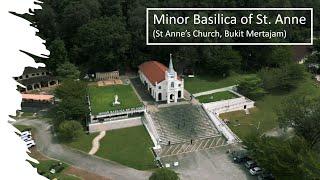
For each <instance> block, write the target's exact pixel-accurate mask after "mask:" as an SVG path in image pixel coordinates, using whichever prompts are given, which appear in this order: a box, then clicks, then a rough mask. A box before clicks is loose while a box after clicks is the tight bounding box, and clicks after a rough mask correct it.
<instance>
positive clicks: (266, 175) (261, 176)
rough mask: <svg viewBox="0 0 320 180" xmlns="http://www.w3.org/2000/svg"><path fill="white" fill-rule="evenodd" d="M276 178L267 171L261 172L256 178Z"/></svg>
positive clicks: (265, 179)
mask: <svg viewBox="0 0 320 180" xmlns="http://www.w3.org/2000/svg"><path fill="white" fill-rule="evenodd" d="M275 179H276V178H275V177H274V176H273V175H272V174H271V173H269V172H263V173H261V174H260V175H259V176H258V180H275Z"/></svg>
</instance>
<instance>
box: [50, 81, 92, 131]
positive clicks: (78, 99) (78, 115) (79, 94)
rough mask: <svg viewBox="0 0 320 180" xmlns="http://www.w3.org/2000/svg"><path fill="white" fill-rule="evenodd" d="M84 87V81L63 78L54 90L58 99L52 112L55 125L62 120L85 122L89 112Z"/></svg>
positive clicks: (85, 86)
mask: <svg viewBox="0 0 320 180" xmlns="http://www.w3.org/2000/svg"><path fill="white" fill-rule="evenodd" d="M86 88H87V85H86V83H84V82H82V81H74V80H65V81H63V82H62V84H61V85H60V86H59V87H58V88H57V89H56V90H55V96H56V97H57V98H59V99H60V101H59V102H58V103H57V105H56V106H55V107H54V109H53V112H52V115H53V118H54V119H55V120H54V125H55V127H57V126H59V123H61V122H62V121H63V120H76V121H79V122H80V123H81V124H83V125H85V124H86V122H85V120H86V117H87V115H88V113H89V109H88V105H87V98H86V95H87V94H86ZM61 118H63V120H61Z"/></svg>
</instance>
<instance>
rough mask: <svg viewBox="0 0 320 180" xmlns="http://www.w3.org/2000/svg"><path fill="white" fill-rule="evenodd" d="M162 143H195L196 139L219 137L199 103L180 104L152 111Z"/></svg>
mask: <svg viewBox="0 0 320 180" xmlns="http://www.w3.org/2000/svg"><path fill="white" fill-rule="evenodd" d="M151 116H152V119H153V121H154V124H155V126H156V129H157V131H158V134H159V135H160V139H161V142H160V143H161V144H163V145H173V144H180V143H191V144H192V143H193V142H194V143H195V142H196V140H200V139H209V138H213V137H219V136H221V134H220V133H219V132H218V130H217V129H216V128H215V126H214V125H213V123H212V122H211V120H210V119H209V117H208V116H207V114H206V113H205V112H204V110H203V109H202V108H201V106H198V105H191V104H180V105H175V106H170V107H163V108H158V111H157V112H151Z"/></svg>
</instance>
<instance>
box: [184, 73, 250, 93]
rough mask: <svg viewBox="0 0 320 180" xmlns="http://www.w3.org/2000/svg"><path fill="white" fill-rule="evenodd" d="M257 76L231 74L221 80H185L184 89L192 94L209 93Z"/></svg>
mask: <svg viewBox="0 0 320 180" xmlns="http://www.w3.org/2000/svg"><path fill="white" fill-rule="evenodd" d="M252 76H255V74H235V73H234V74H231V75H230V76H229V77H227V78H224V79H221V78H215V77H205V76H196V77H194V78H185V79H184V88H185V89H186V90H187V91H189V92H190V93H191V94H195V93H199V92H204V91H209V90H213V89H218V88H223V87H227V86H232V85H236V84H238V83H239V81H240V80H242V79H244V78H247V77H252Z"/></svg>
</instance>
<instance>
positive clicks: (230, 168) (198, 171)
mask: <svg viewBox="0 0 320 180" xmlns="http://www.w3.org/2000/svg"><path fill="white" fill-rule="evenodd" d="M229 148H230V146H223V147H218V148H214V149H206V150H202V151H196V152H192V153H188V154H180V155H176V156H170V157H165V158H161V161H162V162H163V163H164V164H166V163H169V164H170V165H171V167H170V168H171V169H173V170H175V171H176V172H178V173H179V174H180V177H181V179H183V180H194V179H201V180H215V179H216V180H235V179H236V180H245V179H249V180H251V179H252V180H253V179H257V178H256V177H253V176H251V175H250V174H249V173H248V172H247V169H245V167H244V166H243V165H242V164H235V163H233V162H232V159H231V157H230V156H229V154H227V153H226V152H227V150H228V149H229ZM176 161H178V162H179V166H177V167H173V166H172V164H173V162H176Z"/></svg>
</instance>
